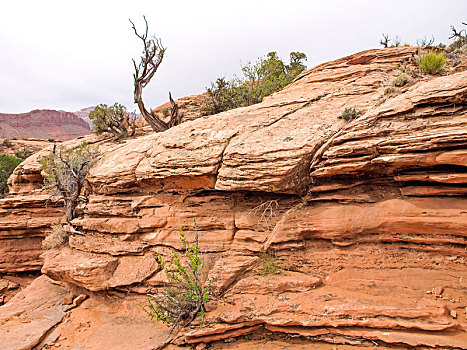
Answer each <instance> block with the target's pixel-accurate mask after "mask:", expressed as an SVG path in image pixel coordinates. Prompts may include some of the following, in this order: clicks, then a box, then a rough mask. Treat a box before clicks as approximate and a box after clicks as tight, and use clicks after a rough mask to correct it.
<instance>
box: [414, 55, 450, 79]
mask: <svg viewBox="0 0 467 350" xmlns="http://www.w3.org/2000/svg"><path fill="white" fill-rule="evenodd" d="M445 64H446V56H445V55H444V53H442V52H439V53H438V52H434V51H431V52H428V53H423V54H421V55H420V60H419V63H418V67H419V68H420V70H421V71H422V72H424V73H427V74H438V73H441V72H442V71H443V70H444V66H445Z"/></svg>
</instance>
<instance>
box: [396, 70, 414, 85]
mask: <svg viewBox="0 0 467 350" xmlns="http://www.w3.org/2000/svg"><path fill="white" fill-rule="evenodd" d="M412 81H413V79H412V78H411V77H410V75H408V74H407V73H401V74H399V75H398V76H397V78H396V79H394V81H393V84H394V85H395V86H399V87H401V86H405V85H407V84H410V83H411V82H412Z"/></svg>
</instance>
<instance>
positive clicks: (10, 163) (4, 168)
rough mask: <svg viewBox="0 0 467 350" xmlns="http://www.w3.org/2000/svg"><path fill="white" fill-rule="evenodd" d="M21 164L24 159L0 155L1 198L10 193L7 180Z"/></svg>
mask: <svg viewBox="0 0 467 350" xmlns="http://www.w3.org/2000/svg"><path fill="white" fill-rule="evenodd" d="M21 162H22V159H19V158H16V157H13V156H8V155H6V154H0V197H4V196H5V194H7V193H8V185H7V180H8V178H9V177H10V175H11V174H12V173H13V170H15V168H16V167H17V166H18V165H19V163H21Z"/></svg>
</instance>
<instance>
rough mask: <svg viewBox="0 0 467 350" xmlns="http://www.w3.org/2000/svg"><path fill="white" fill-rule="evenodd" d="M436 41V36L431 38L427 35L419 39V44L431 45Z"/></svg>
mask: <svg viewBox="0 0 467 350" xmlns="http://www.w3.org/2000/svg"><path fill="white" fill-rule="evenodd" d="M434 43H435V38H434V37H433V36H432V37H431V39H427V38H426V37H425V36H424V37H423V38H419V39H417V46H423V47H425V46H431V45H433V44H434Z"/></svg>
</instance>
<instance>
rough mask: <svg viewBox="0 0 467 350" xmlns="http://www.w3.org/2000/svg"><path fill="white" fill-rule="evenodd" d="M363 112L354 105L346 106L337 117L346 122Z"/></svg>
mask: <svg viewBox="0 0 467 350" xmlns="http://www.w3.org/2000/svg"><path fill="white" fill-rule="evenodd" d="M362 114H363V112H362V111H361V110H359V109H357V108H355V107H351V108H346V109H345V110H344V112H342V114H341V115H340V116H339V119H344V120H346V121H348V122H350V121H352V120H354V119H356V118H358V117H359V116H360V115H362Z"/></svg>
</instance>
